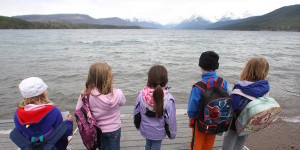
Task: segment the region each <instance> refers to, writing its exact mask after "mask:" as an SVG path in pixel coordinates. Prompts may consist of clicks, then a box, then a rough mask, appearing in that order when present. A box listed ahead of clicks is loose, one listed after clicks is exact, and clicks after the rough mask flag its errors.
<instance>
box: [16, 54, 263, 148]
mask: <svg viewBox="0 0 300 150" xmlns="http://www.w3.org/2000/svg"><path fill="white" fill-rule="evenodd" d="M218 61H219V56H218V54H216V53H215V52H213V51H207V52H204V53H202V54H201V56H200V58H199V66H200V68H201V72H202V74H201V77H202V79H201V81H202V82H205V83H209V84H213V83H214V82H209V80H211V79H213V80H212V81H215V80H217V78H218V75H217V73H216V69H218V67H219V62H218ZM268 69H269V65H268V62H267V61H266V59H265V58H263V57H253V58H252V59H250V61H248V63H247V64H246V66H245V68H244V70H243V71H242V73H241V75H240V80H241V81H240V82H238V83H237V84H235V85H234V88H239V89H241V90H242V91H243V92H245V93H247V94H248V95H251V96H254V97H259V96H262V95H264V94H266V93H267V92H268V91H269V85H268V82H267V81H266V80H265V79H266V76H267V74H268ZM199 80H200V77H199ZM167 83H168V72H167V69H166V68H165V67H164V66H162V65H154V66H152V67H151V68H150V69H149V71H148V81H147V84H146V86H145V87H143V88H142V89H141V91H140V92H139V93H138V96H137V99H136V105H135V107H134V124H135V127H136V128H137V129H138V130H139V131H140V133H141V135H142V136H143V137H144V138H145V139H146V145H145V149H146V150H159V149H161V144H162V139H164V138H165V137H166V135H167V136H168V137H169V138H170V139H173V138H175V136H176V132H177V125H176V107H175V100H174V97H173V96H172V95H171V93H170V92H169V87H168V86H167ZM222 85H223V86H222V87H223V88H224V89H225V90H226V91H227V93H228V94H229V90H228V88H227V82H226V80H223V83H222ZM19 89H20V92H21V95H22V97H23V101H22V102H21V103H20V105H19V106H18V109H17V111H16V113H15V116H14V122H15V125H16V129H18V131H19V132H20V133H22V134H23V135H24V136H25V137H26V138H27V139H29V140H30V141H31V142H32V143H39V142H43V141H44V140H47V137H48V136H49V135H51V133H53V131H54V130H55V129H56V128H57V126H58V125H59V124H60V123H61V122H66V124H67V125H68V127H69V128H68V130H67V131H66V132H65V134H64V135H63V136H62V138H61V139H60V140H59V141H58V142H57V143H56V144H55V147H56V148H57V149H61V150H62V149H66V146H67V144H68V140H67V137H68V136H70V135H71V134H72V129H73V123H72V122H73V118H72V116H71V115H68V116H67V118H66V120H65V121H63V118H62V115H61V113H60V111H59V110H58V108H57V106H55V104H54V103H53V102H52V101H50V100H49V99H48V98H47V85H46V84H45V83H44V82H43V80H42V79H40V78H38V77H30V78H27V79H24V80H23V81H22V82H21V83H20V84H19ZM86 92H88V93H89V94H90V98H89V104H90V110H91V112H92V116H93V117H94V118H95V120H96V122H97V124H98V126H99V127H100V128H101V130H102V137H101V143H99V145H100V144H101V149H104V150H118V149H120V137H121V120H120V107H121V106H123V105H125V102H126V99H125V96H124V94H123V92H122V91H121V90H120V89H116V88H113V73H112V70H111V67H110V66H109V65H108V64H107V63H105V62H96V63H94V64H92V65H91V66H90V69H89V73H88V77H87V80H86V85H85V88H84V89H83V91H82V92H81V94H84V93H86ZM202 94H203V93H202V91H201V89H199V88H198V87H196V86H193V87H192V90H191V93H190V97H189V102H188V109H187V113H188V117H189V120H190V127H192V135H193V137H192V140H191V144H190V149H197V150H199V149H203V150H208V149H212V148H213V144H214V141H215V137H216V135H210V134H206V133H203V132H200V131H199V130H198V129H197V128H194V127H195V124H197V122H196V121H195V118H196V117H197V116H198V115H201V114H200V107H199V106H200V104H201V100H202ZM231 97H232V99H233V105H232V107H233V110H234V114H235V115H239V113H240V112H241V110H242V109H243V107H245V105H247V103H248V102H249V101H247V100H245V99H242V97H241V96H236V95H235V96H231ZM82 105H83V104H82V101H81V97H80V98H79V99H78V102H77V105H76V110H77V109H80V107H81V106H82ZM234 119H235V118H233V122H234V121H235V120H234ZM246 140H247V136H238V135H237V133H236V131H235V126H234V123H232V125H231V128H230V130H229V131H228V133H227V134H226V136H225V139H224V143H223V149H225V150H231V149H243V148H244V145H245V142H246Z"/></svg>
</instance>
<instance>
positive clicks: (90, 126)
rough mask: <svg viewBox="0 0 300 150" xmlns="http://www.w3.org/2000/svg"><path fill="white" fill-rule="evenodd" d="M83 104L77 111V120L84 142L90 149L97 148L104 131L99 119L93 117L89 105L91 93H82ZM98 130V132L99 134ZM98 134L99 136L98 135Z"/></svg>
mask: <svg viewBox="0 0 300 150" xmlns="http://www.w3.org/2000/svg"><path fill="white" fill-rule="evenodd" d="M81 98H82V103H83V105H82V106H81V107H80V109H78V110H76V111H75V117H76V122H77V125H78V129H79V133H80V136H81V139H82V142H83V144H84V145H85V147H86V148H87V149H88V150H95V149H96V148H97V146H98V147H101V145H98V143H99V144H100V143H101V141H100V140H101V134H102V131H101V129H100V128H99V127H98V125H97V121H96V120H95V118H94V117H93V115H92V114H91V111H90V107H89V98H90V94H89V93H86V94H81ZM97 132H98V134H97ZM97 136H98V137H97Z"/></svg>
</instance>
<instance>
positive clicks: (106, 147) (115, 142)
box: [99, 128, 121, 150]
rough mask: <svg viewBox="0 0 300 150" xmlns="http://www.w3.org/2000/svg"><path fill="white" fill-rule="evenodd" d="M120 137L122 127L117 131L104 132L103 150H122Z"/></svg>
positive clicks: (102, 139)
mask: <svg viewBox="0 0 300 150" xmlns="http://www.w3.org/2000/svg"><path fill="white" fill-rule="evenodd" d="M120 139H121V128H120V129H118V130H117V131H113V132H107V133H102V138H101V144H102V150H120ZM99 149H100V148H99Z"/></svg>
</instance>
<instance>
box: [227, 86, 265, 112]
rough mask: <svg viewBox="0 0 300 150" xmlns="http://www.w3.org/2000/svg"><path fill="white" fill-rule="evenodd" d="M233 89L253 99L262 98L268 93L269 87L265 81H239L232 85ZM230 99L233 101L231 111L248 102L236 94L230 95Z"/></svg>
mask: <svg viewBox="0 0 300 150" xmlns="http://www.w3.org/2000/svg"><path fill="white" fill-rule="evenodd" d="M234 89H240V90H241V91H242V92H243V93H245V94H247V95H250V96H253V97H262V96H263V95H265V94H266V93H268V92H269V90H270V86H269V83H268V81H267V80H259V81H256V82H249V81H240V82H238V83H237V84H235V85H234V87H233V90H234ZM231 98H232V101H233V104H232V109H233V110H236V109H237V108H238V107H240V106H242V105H243V104H244V103H245V101H246V102H249V100H247V99H245V98H243V97H242V96H241V95H237V94H231Z"/></svg>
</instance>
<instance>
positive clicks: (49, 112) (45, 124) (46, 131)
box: [14, 106, 73, 150]
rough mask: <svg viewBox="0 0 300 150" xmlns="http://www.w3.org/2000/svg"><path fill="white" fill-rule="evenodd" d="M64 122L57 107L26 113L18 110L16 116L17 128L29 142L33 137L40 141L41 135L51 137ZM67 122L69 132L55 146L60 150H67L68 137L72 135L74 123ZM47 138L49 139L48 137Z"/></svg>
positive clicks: (21, 109)
mask: <svg viewBox="0 0 300 150" xmlns="http://www.w3.org/2000/svg"><path fill="white" fill-rule="evenodd" d="M62 121H63V118H62V115H61V112H60V111H59V109H58V108H57V107H56V106H46V107H44V108H42V109H39V110H32V111H25V110H24V108H18V109H17V111H16V113H15V116H14V122H15V125H16V128H17V129H18V130H19V131H20V132H21V133H23V135H24V136H25V137H26V138H28V139H29V140H31V137H36V141H37V140H39V136H41V135H44V136H49V135H50V134H51V133H52V132H53V131H54V129H55V128H56V127H58V125H59V124H60V123H61V122H62ZM66 122H67V124H69V130H68V131H67V132H66V133H65V135H64V136H63V137H62V139H61V140H60V141H59V142H57V143H56V144H55V147H56V148H57V149H58V150H65V149H66V146H67V137H68V136H69V135H71V134H72V130H73V123H72V121H66ZM51 131H52V132H51ZM50 132H51V133H50ZM45 138H46V139H47V137H45Z"/></svg>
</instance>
